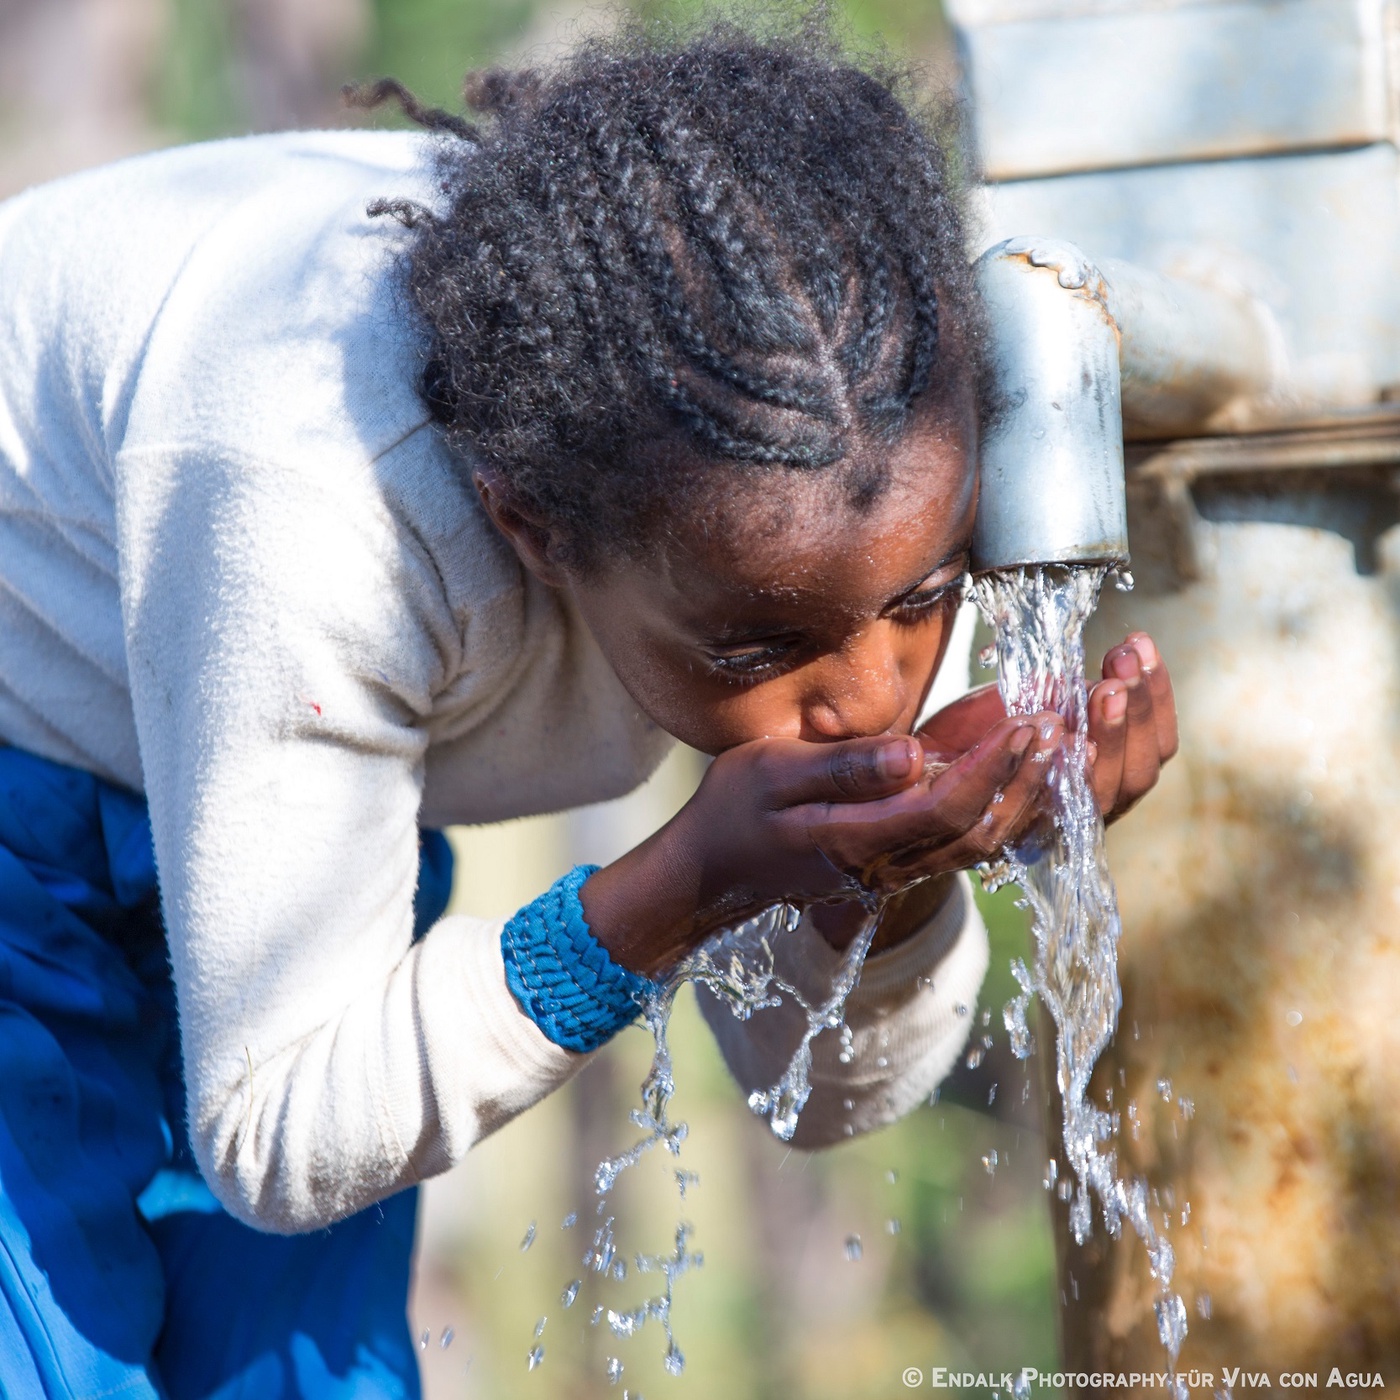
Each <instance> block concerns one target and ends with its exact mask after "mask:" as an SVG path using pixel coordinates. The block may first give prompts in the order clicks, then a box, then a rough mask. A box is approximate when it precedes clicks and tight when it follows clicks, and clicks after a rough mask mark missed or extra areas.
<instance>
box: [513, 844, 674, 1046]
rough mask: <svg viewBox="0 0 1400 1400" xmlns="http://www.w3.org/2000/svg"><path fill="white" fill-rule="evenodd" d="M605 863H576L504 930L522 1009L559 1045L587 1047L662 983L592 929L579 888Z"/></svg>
mask: <svg viewBox="0 0 1400 1400" xmlns="http://www.w3.org/2000/svg"><path fill="white" fill-rule="evenodd" d="M598 868H599V867H598V866H596V865H576V866H575V867H574V868H573V869H572V870H571V871H569V873H568V874H567V875H565V876H564V878H563V879H561V880H556V881H555V883H554V884H553V885H551V886H550V887H549V889H547V890H546V891H545V892H544V893H543V894H542V895H540V897H539V898H538V899H535V900H532V901H531V902H530V903H529V904H527V905H526V906H525V907H524V908H523V909H521V910H519V911H518V912H517V913H516V914H514V915H512V917H511V918H510V919H508V920H507V921H506V926H505V928H504V929H502V930H501V953H502V956H503V957H504V959H505V965H506V985H507V986H508V987H509V988H510V991H511V995H512V996H513V997H514V998H515V1000H516V1003H517V1004H518V1005H519V1007H520V1009H521V1011H523V1012H524V1013H525V1015H527V1016H528V1017H529V1018H530V1019H531V1020H532V1021H533V1022H534V1023H535V1024H536V1025H537V1026H538V1027H539V1028H540V1030H542V1031H543V1032H544V1034H545V1036H546V1037H547V1038H548V1039H549V1040H551V1041H553V1042H554V1044H555V1045H558V1046H561V1047H562V1048H563V1049H565V1050H576V1051H579V1052H580V1053H584V1054H586V1053H587V1052H588V1051H590V1050H596V1049H598V1047H599V1046H600V1045H604V1044H606V1042H607V1041H609V1040H611V1039H612V1037H613V1036H614V1035H616V1034H617V1032H618V1031H620V1030H621V1029H622V1028H623V1026H625V1025H628V1024H629V1023H630V1022H632V1021H634V1020H635V1019H636V1017H637V1014H638V1012H639V1011H640V1010H641V1008H642V1004H643V1002H644V1000H645V999H646V997H647V995H648V993H650V992H651V991H652V990H653V987H654V984H653V983H652V982H650V981H648V979H647V978H645V977H642V976H639V975H638V974H637V973H635V972H629V971H628V970H627V969H626V968H625V967H620V966H619V965H618V964H617V963H615V962H614V961H613V960H612V958H611V957H609V956H608V950H607V949H606V948H604V947H603V945H602V944H601V943H599V942H598V940H597V939H596V938H594V937H593V934H592V932H591V931H590V930H589V927H588V921H587V920H586V919H585V918H584V916H583V905H582V903H581V902H580V901H579V890H580V889H581V888H582V886H583V882H584V881H585V880H587V879H588V877H589V876H590V875H592V874H593V873H594V872H595V871H596V870H597V869H598Z"/></svg>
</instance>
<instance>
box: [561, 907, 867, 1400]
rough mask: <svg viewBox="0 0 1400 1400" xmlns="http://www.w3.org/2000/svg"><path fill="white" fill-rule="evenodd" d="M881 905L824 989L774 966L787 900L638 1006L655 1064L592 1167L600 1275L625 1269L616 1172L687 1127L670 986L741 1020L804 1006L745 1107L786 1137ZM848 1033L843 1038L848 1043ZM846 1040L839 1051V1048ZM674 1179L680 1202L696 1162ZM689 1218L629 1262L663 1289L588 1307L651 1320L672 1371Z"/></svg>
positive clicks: (718, 941)
mask: <svg viewBox="0 0 1400 1400" xmlns="http://www.w3.org/2000/svg"><path fill="white" fill-rule="evenodd" d="M877 916H878V909H877V908H875V907H871V909H870V911H869V917H868V918H867V919H866V920H865V923H864V925H863V926H862V928H861V930H860V931H859V933H858V934H857V935H856V937H855V938H854V939H853V940H852V942H851V944H850V946H849V947H848V948H847V949H846V951H845V953H844V954H843V956H842V959H841V962H840V965H839V967H838V969H837V973H836V976H835V978H834V979H833V981H832V983H831V986H830V987H829V988H828V989H827V990H826V992H825V994H824V995H822V996H820V997H819V998H818V999H816V1000H815V1001H813V1000H809V999H808V997H807V996H806V995H804V993H803V991H802V990H801V989H800V988H798V987H797V986H795V985H794V984H793V983H792V982H790V981H788V980H787V979H785V978H784V977H783V976H782V975H781V974H780V972H779V971H778V967H777V961H776V957H775V950H776V947H777V944H778V941H779V940H780V939H781V938H782V937H783V936H784V935H787V934H791V933H792V932H793V931H794V930H795V929H796V927H797V925H798V923H799V922H800V920H801V917H802V911H801V910H800V909H799V908H797V907H796V906H794V905H791V904H778V905H774V906H773V907H772V908H769V909H765V910H763V911H762V912H760V913H759V914H756V915H755V916H754V917H753V918H750V919H746V920H744V921H743V922H742V923H739V924H736V925H734V926H732V927H730V928H726V929H721V930H720V931H719V932H718V933H716V934H714V935H712V936H711V937H710V938H708V939H707V940H706V941H705V942H704V943H702V944H701V945H700V946H699V947H698V948H697V949H696V950H695V951H694V952H693V953H692V954H691V955H690V956H689V957H688V958H687V959H686V960H685V961H684V962H682V963H681V964H680V965H679V966H678V967H677V968H676V969H675V970H674V971H673V972H672V973H671V975H670V976H669V977H668V978H667V980H666V981H665V982H664V983H662V984H659V985H658V987H657V989H656V992H655V994H654V995H653V996H652V997H651V998H650V999H649V1000H648V1001H647V1002H646V1003H645V1005H644V1006H643V1008H642V1011H643V1018H644V1020H645V1022H646V1025H647V1029H648V1030H650V1032H651V1034H652V1037H653V1039H654V1041H655V1051H654V1053H653V1056H652V1062H651V1069H650V1071H649V1072H648V1074H647V1077H646V1080H645V1081H644V1082H643V1084H642V1105H641V1107H640V1108H637V1109H633V1110H632V1111H631V1113H630V1114H629V1115H628V1117H629V1118H630V1120H631V1122H632V1123H633V1124H634V1125H635V1126H636V1127H638V1128H640V1129H641V1130H642V1136H641V1137H639V1138H638V1139H637V1141H636V1142H634V1143H633V1144H632V1146H631V1147H629V1148H628V1149H627V1150H626V1151H625V1152H622V1153H620V1154H619V1155H618V1156H616V1157H609V1158H606V1159H605V1160H603V1161H602V1162H600V1163H599V1164H598V1166H597V1169H596V1170H595V1172H594V1175H593V1187H594V1190H595V1192H596V1193H597V1198H598V1199H597V1205H596V1213H597V1216H598V1218H599V1223H598V1224H597V1226H596V1228H595V1230H594V1233H593V1238H592V1242H591V1244H590V1247H589V1249H588V1252H587V1253H586V1254H585V1255H584V1257H583V1263H584V1265H585V1267H587V1268H588V1269H591V1270H592V1271H593V1272H594V1273H597V1274H600V1275H602V1276H603V1277H605V1278H608V1279H612V1280H614V1281H616V1282H621V1281H622V1280H623V1279H625V1278H626V1276H627V1264H626V1261H625V1260H624V1259H623V1258H622V1256H621V1254H620V1252H619V1250H618V1247H617V1242H616V1237H615V1234H614V1228H613V1227H614V1223H615V1217H614V1216H613V1215H611V1214H609V1203H610V1200H611V1197H612V1193H613V1190H614V1187H615V1186H616V1184H617V1181H618V1178H619V1177H620V1176H621V1175H622V1174H623V1173H624V1172H626V1171H628V1170H629V1169H631V1168H633V1167H635V1166H636V1165H637V1164H638V1163H639V1162H640V1161H641V1160H642V1158H643V1157H645V1156H646V1155H647V1154H648V1153H649V1152H651V1150H652V1149H653V1148H655V1147H662V1148H664V1149H665V1150H666V1151H667V1152H668V1153H670V1154H671V1155H672V1156H673V1157H678V1156H679V1155H680V1151H681V1144H682V1143H683V1142H684V1141H685V1139H686V1135H687V1133H688V1131H689V1130H688V1128H687V1126H686V1124H685V1123H684V1122H673V1121H672V1120H671V1117H670V1106H671V1099H672V1096H673V1095H674V1093H675V1087H676V1086H675V1076H674V1073H673V1070H672V1064H671V1050H670V1044H669V1041H668V1038H667V1031H668V1027H669V1025H670V1020H671V1011H672V1008H673V1007H674V1005H675V999H676V994H677V993H678V992H679V991H680V989H681V987H683V986H684V985H685V984H686V983H687V982H695V983H698V984H700V985H701V986H704V987H706V988H708V989H709V990H710V991H711V992H712V993H714V995H715V996H716V997H717V998H719V1000H720V1001H721V1002H722V1003H723V1004H724V1005H725V1006H727V1007H728V1008H729V1010H730V1011H731V1012H732V1013H733V1015H734V1016H736V1017H737V1018H738V1019H739V1020H743V1021H747V1020H748V1019H749V1018H750V1017H751V1016H752V1015H753V1014H754V1013H755V1012H757V1011H763V1010H765V1009H766V1008H768V1007H772V1006H777V1005H779V1004H780V1003H781V1002H783V1001H788V1002H790V1003H791V1004H793V1005H796V1006H797V1007H799V1008H801V1010H802V1012H803V1015H804V1017H805V1020H806V1025H805V1027H804V1029H803V1032H802V1036H801V1040H800V1042H799V1044H798V1046H797V1048H796V1050H795V1051H794V1053H793V1055H792V1058H791V1060H790V1061H789V1063H788V1065H787V1068H786V1069H785V1070H784V1071H783V1074H782V1075H781V1077H780V1078H779V1079H778V1081H777V1082H776V1083H775V1084H773V1085H771V1086H769V1087H767V1088H764V1089H756V1090H755V1091H754V1092H753V1093H752V1094H750V1095H749V1108H750V1109H751V1110H752V1111H753V1112H754V1113H756V1114H759V1115H760V1116H762V1117H764V1118H766V1119H767V1120H768V1125H769V1127H770V1128H771V1129H772V1131H773V1134H774V1136H775V1137H778V1138H779V1139H781V1140H783V1141H785V1142H786V1141H789V1140H790V1139H791V1138H792V1135H793V1134H794V1133H795V1132H796V1131H797V1120H798V1115H799V1114H800V1113H801V1112H802V1109H803V1107H804V1106H805V1105H806V1103H807V1099H808V1098H809V1096H810V1094H811V1084H810V1081H809V1075H810V1072H811V1067H812V1041H813V1040H814V1039H816V1037H817V1036H818V1035H819V1034H821V1032H822V1031H824V1030H835V1031H838V1032H841V1031H844V1029H845V1027H844V1009H845V1004H846V998H847V997H848V996H849V995H850V993H851V990H852V988H853V987H854V986H855V984H856V982H857V980H858V979H859V976H860V969H861V965H862V964H863V963H864V961H865V954H866V951H867V950H868V948H869V947H870V940H871V938H872V937H873V936H874V932H875V924H876V920H877ZM844 1043H845V1042H843V1044H844ZM845 1053H846V1052H845V1050H844V1049H843V1051H842V1052H841V1054H842V1057H843V1058H844V1057H845ZM675 1179H676V1185H677V1188H678V1190H679V1193H680V1198H681V1200H682V1202H684V1200H685V1195H686V1191H687V1189H688V1188H689V1187H690V1186H692V1185H694V1184H695V1182H696V1181H697V1179H698V1178H697V1177H696V1174H695V1173H694V1172H687V1171H681V1170H678V1171H676V1173H675ZM691 1233H692V1230H691V1227H690V1226H689V1225H688V1224H686V1223H685V1222H684V1221H681V1222H679V1223H678V1224H677V1226H676V1234H675V1248H674V1250H673V1252H672V1253H670V1254H667V1255H660V1256H656V1255H644V1254H643V1255H637V1256H636V1258H635V1260H634V1264H635V1267H636V1270H637V1272H638V1273H645V1274H660V1275H661V1277H662V1284H661V1288H660V1290H659V1291H658V1292H657V1293H656V1294H654V1295H653V1296H651V1297H649V1298H646V1299H645V1300H644V1301H643V1302H641V1303H640V1304H638V1305H637V1306H636V1307H633V1308H630V1309H627V1310H625V1311H618V1310H617V1309H613V1308H605V1307H599V1308H597V1309H596V1310H595V1312H594V1316H593V1319H592V1321H593V1323H594V1325H600V1324H603V1323H606V1325H607V1327H608V1328H609V1330H610V1331H611V1332H612V1333H613V1335H614V1336H616V1337H618V1338H624V1339H625V1338H629V1337H632V1336H634V1335H635V1334H636V1332H637V1331H638V1330H639V1329H640V1328H641V1327H642V1326H644V1325H645V1324H646V1323H647V1322H648V1321H654V1322H656V1323H657V1324H658V1325H659V1326H660V1327H661V1329H662V1332H663V1334H664V1337H665V1353H664V1356H663V1364H664V1365H665V1368H666V1370H667V1371H668V1372H669V1373H670V1374H671V1375H675V1376H678V1375H680V1374H681V1372H682V1371H683V1370H684V1369H685V1356H684V1354H683V1353H682V1352H681V1350H680V1348H679V1347H678V1346H677V1345H676V1339H675V1334H674V1331H673V1330H672V1326H671V1309H672V1302H673V1298H674V1289H675V1284H676V1280H677V1279H678V1278H680V1276H681V1275H682V1274H684V1273H686V1272H687V1271H688V1270H690V1269H693V1268H698V1267H700V1266H701V1265H702V1264H703V1263H704V1257H703V1256H702V1255H700V1254H699V1253H696V1252H694V1251H692V1250H690V1248H689V1239H690V1235H691ZM570 1290H572V1295H576V1293H577V1287H576V1285H574V1284H571V1285H569V1289H566V1290H565V1293H566V1296H567V1297H568V1303H567V1304H566V1306H568V1305H569V1304H571V1303H572V1302H573V1296H572V1295H571V1294H570ZM622 1371H623V1365H622V1362H621V1361H620V1360H619V1359H618V1358H617V1357H609V1358H608V1363H607V1374H608V1379H609V1380H610V1381H611V1382H612V1383H613V1384H616V1383H617V1381H618V1379H619V1378H620V1377H621V1375H622Z"/></svg>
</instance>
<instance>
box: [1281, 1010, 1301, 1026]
mask: <svg viewBox="0 0 1400 1400" xmlns="http://www.w3.org/2000/svg"><path fill="white" fill-rule="evenodd" d="M1284 1019H1285V1020H1286V1021H1287V1022H1288V1024H1289V1025H1290V1026H1301V1025H1302V1024H1303V1013H1302V1012H1301V1011H1290V1012H1289V1013H1288V1015H1287V1016H1286V1017H1284Z"/></svg>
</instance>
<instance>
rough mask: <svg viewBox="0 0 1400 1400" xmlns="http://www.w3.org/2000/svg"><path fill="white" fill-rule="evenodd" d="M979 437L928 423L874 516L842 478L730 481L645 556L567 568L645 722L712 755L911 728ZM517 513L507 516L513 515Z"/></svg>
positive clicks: (938, 630)
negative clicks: (590, 570)
mask: <svg viewBox="0 0 1400 1400" xmlns="http://www.w3.org/2000/svg"><path fill="white" fill-rule="evenodd" d="M964 441H965V435H962V434H957V433H955V432H953V431H951V430H941V429H940V428H939V427H938V426H937V425H934V426H931V427H925V428H917V427H916V428H914V429H911V430H910V432H909V433H908V434H907V435H906V436H905V437H904V438H903V439H902V440H901V441H900V442H899V443H897V444H896V445H895V446H893V447H892V448H890V449H888V459H887V464H886V465H887V467H888V474H889V482H888V485H887V486H886V488H885V490H884V491H883V493H882V494H880V495H879V496H878V497H877V498H876V500H875V501H874V503H873V504H872V505H869V506H868V507H867V508H866V509H865V510H864V511H863V512H862V511H861V510H859V509H858V508H857V507H856V506H855V505H854V504H852V502H851V501H850V499H849V495H848V491H847V488H846V486H845V484H844V483H843V482H842V481H840V480H839V479H836V478H837V477H838V474H837V473H833V472H812V473H810V474H808V473H802V472H797V471H787V470H782V469H780V470H775V471H772V472H765V473H754V474H752V475H741V474H739V473H736V472H734V471H733V470H728V471H725V472H724V474H723V476H722V477H718V474H717V477H718V479H720V480H722V481H723V482H724V486H723V487H722V488H721V489H719V490H717V491H715V492H713V493H712V495H711V498H710V499H709V500H708V501H707V502H706V503H705V505H704V507H703V508H697V509H695V510H694V511H688V512H687V513H686V514H685V516H684V517H682V518H680V519H677V520H673V521H671V522H668V526H667V533H668V539H667V542H666V543H665V545H664V546H663V547H662V548H661V549H659V550H658V551H656V553H655V554H654V555H653V556H652V557H650V558H648V559H647V560H646V561H644V562H640V563H633V562H626V563H619V564H617V565H615V566H611V567H605V568H604V569H602V570H600V571H598V572H596V573H594V574H591V575H589V576H588V577H586V578H583V579H580V578H578V577H576V576H572V575H564V574H561V573H560V571H559V570H557V569H556V568H554V567H553V566H551V565H550V564H549V562H548V560H547V559H545V558H542V557H540V555H539V553H538V551H537V550H536V549H535V548H534V547H533V546H532V545H531V543H530V542H529V541H528V539H522V537H521V532H520V530H519V529H518V527H516V528H512V526H513V522H512V521H511V519H510V518H509V513H508V512H502V511H501V509H500V506H499V502H498V501H493V498H492V494H491V492H490V490H489V487H488V488H487V489H486V490H484V491H483V496H484V498H485V502H486V505H487V509H488V510H489V511H490V512H491V514H492V516H493V518H495V519H496V521H497V524H498V525H500V526H501V528H502V529H503V530H504V531H505V533H506V534H507V535H508V536H509V537H510V538H511V539H512V541H513V542H514V543H515V545H516V548H517V550H518V551H519V552H520V554H521V557H522V559H524V561H525V563H526V565H527V566H528V567H530V568H532V569H534V571H535V572H536V573H538V574H540V575H541V576H542V577H544V578H545V579H546V581H547V582H552V583H557V584H562V586H564V587H565V588H567V589H568V591H569V592H570V593H571V594H572V595H573V597H574V599H575V600H576V602H577V605H578V607H579V610H580V612H581V613H582V615H583V617H584V619H585V621H586V622H587V624H588V627H589V629H590V630H591V631H592V633H593V635H594V637H595V638H596V640H597V642H598V644H599V646H600V647H601V648H602V650H603V652H604V654H605V655H606V656H607V658H608V660H609V662H610V663H611V664H612V666H613V669H614V670H615V671H616V672H617V675H618V677H619V678H620V679H621V681H622V683H623V685H624V686H625V687H626V688H627V690H628V692H629V693H630V694H631V696H632V698H633V699H634V700H635V701H636V702H637V704H638V705H639V706H640V707H641V709H642V710H644V711H645V712H646V714H648V715H649V716H650V717H651V718H652V719H653V720H654V721H655V722H656V723H657V724H658V725H660V726H661V728H663V729H665V730H667V731H668V732H669V733H671V734H673V735H674V736H675V737H676V738H678V739H680V740H682V741H683V742H684V743H686V744H689V745H691V746H692V747H693V748H697V749H700V750H702V751H703V752H705V753H710V754H716V753H720V752H721V751H723V750H724V749H728V748H731V747H733V746H734V745H736V744H742V743H745V742H747V741H749V740H751V739H760V738H796V739H806V740H813V741H824V740H825V741H830V740H836V739H849V738H854V737H857V736H864V735H876V734H885V733H908V732H909V731H910V729H912V727H913V725H914V721H915V719H916V718H917V716H918V713H919V710H920V707H921V706H922V704H923V701H924V697H925V696H926V695H927V693H928V689H929V686H930V685H931V684H932V681H933V677H934V674H935V673H936V672H937V670H938V666H939V663H940V662H941V661H942V659H943V653H944V650H945V649H946V646H947V642H948V634H949V630H950V628H951V625H952V620H953V615H954V613H955V612H956V610H957V605H958V602H959V600H960V598H961V585H962V579H963V575H964V573H965V572H966V569H967V564H968V546H969V542H970V540H971V536H972V519H973V512H974V509H975V506H976V494H977V493H976V474H975V472H974V470H973V468H972V466H971V464H970V461H969V458H968V454H967V451H966V448H965V447H964V445H963V443H964ZM503 516H504V517H505V518H503Z"/></svg>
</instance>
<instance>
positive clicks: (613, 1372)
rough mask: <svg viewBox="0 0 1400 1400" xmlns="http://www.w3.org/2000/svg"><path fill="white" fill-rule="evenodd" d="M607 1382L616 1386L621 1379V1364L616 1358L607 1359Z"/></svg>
mask: <svg viewBox="0 0 1400 1400" xmlns="http://www.w3.org/2000/svg"><path fill="white" fill-rule="evenodd" d="M607 1370H608V1380H609V1381H611V1382H612V1384H613V1385H616V1384H617V1383H618V1381H620V1380H621V1379H622V1362H621V1361H620V1360H619V1359H618V1358H617V1357H616V1356H610V1357H608V1367H607Z"/></svg>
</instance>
